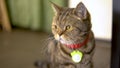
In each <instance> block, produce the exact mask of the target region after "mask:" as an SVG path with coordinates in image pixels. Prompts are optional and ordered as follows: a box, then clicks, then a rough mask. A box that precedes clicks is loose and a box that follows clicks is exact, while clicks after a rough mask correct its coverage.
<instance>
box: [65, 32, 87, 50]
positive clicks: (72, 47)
mask: <svg viewBox="0 0 120 68" xmlns="http://www.w3.org/2000/svg"><path fill="white" fill-rule="evenodd" d="M88 40H89V34H88V36H87V37H86V39H85V40H84V41H83V42H82V43H78V44H69V45H67V44H64V45H65V46H67V47H68V48H70V49H78V48H81V47H82V46H84V45H86V44H87V42H88Z"/></svg>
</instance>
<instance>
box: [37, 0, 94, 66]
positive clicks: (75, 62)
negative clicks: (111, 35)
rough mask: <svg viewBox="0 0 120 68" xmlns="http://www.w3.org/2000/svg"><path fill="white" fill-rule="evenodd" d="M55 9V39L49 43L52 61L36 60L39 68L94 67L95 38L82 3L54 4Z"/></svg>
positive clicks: (48, 52) (53, 29) (88, 16)
mask: <svg viewBox="0 0 120 68" xmlns="http://www.w3.org/2000/svg"><path fill="white" fill-rule="evenodd" d="M52 8H53V10H54V12H55V15H54V17H53V22H52V33H53V36H54V38H52V39H51V40H50V41H49V44H48V45H47V56H49V58H48V59H49V62H45V61H44V62H37V63H36V64H37V67H38V68H93V64H92V63H93V59H92V58H93V55H94V50H95V39H94V35H93V32H92V30H91V27H92V25H91V17H90V13H89V12H88V10H87V8H86V7H85V5H84V4H83V3H82V2H80V3H79V4H78V5H77V6H76V8H67V7H60V6H58V5H56V4H55V3H52Z"/></svg>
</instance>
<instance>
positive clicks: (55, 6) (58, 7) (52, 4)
mask: <svg viewBox="0 0 120 68" xmlns="http://www.w3.org/2000/svg"><path fill="white" fill-rule="evenodd" d="M51 6H52V8H53V10H54V12H55V14H57V13H59V12H60V11H61V10H62V7H60V6H58V5H56V4H55V3H53V2H51Z"/></svg>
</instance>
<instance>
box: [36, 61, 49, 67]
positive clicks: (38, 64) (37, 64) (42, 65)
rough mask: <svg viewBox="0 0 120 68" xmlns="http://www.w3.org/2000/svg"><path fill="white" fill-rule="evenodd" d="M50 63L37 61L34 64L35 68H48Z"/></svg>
mask: <svg viewBox="0 0 120 68" xmlns="http://www.w3.org/2000/svg"><path fill="white" fill-rule="evenodd" d="M48 64H49V63H48V62H45V61H36V62H35V63H34V65H35V67H37V68H48Z"/></svg>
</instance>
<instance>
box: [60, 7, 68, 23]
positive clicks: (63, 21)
mask: <svg viewBox="0 0 120 68" xmlns="http://www.w3.org/2000/svg"><path fill="white" fill-rule="evenodd" d="M69 12H70V9H69V8H68V9H66V10H65V11H63V12H62V13H61V15H60V16H59V24H65V18H67V16H68V14H69Z"/></svg>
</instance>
